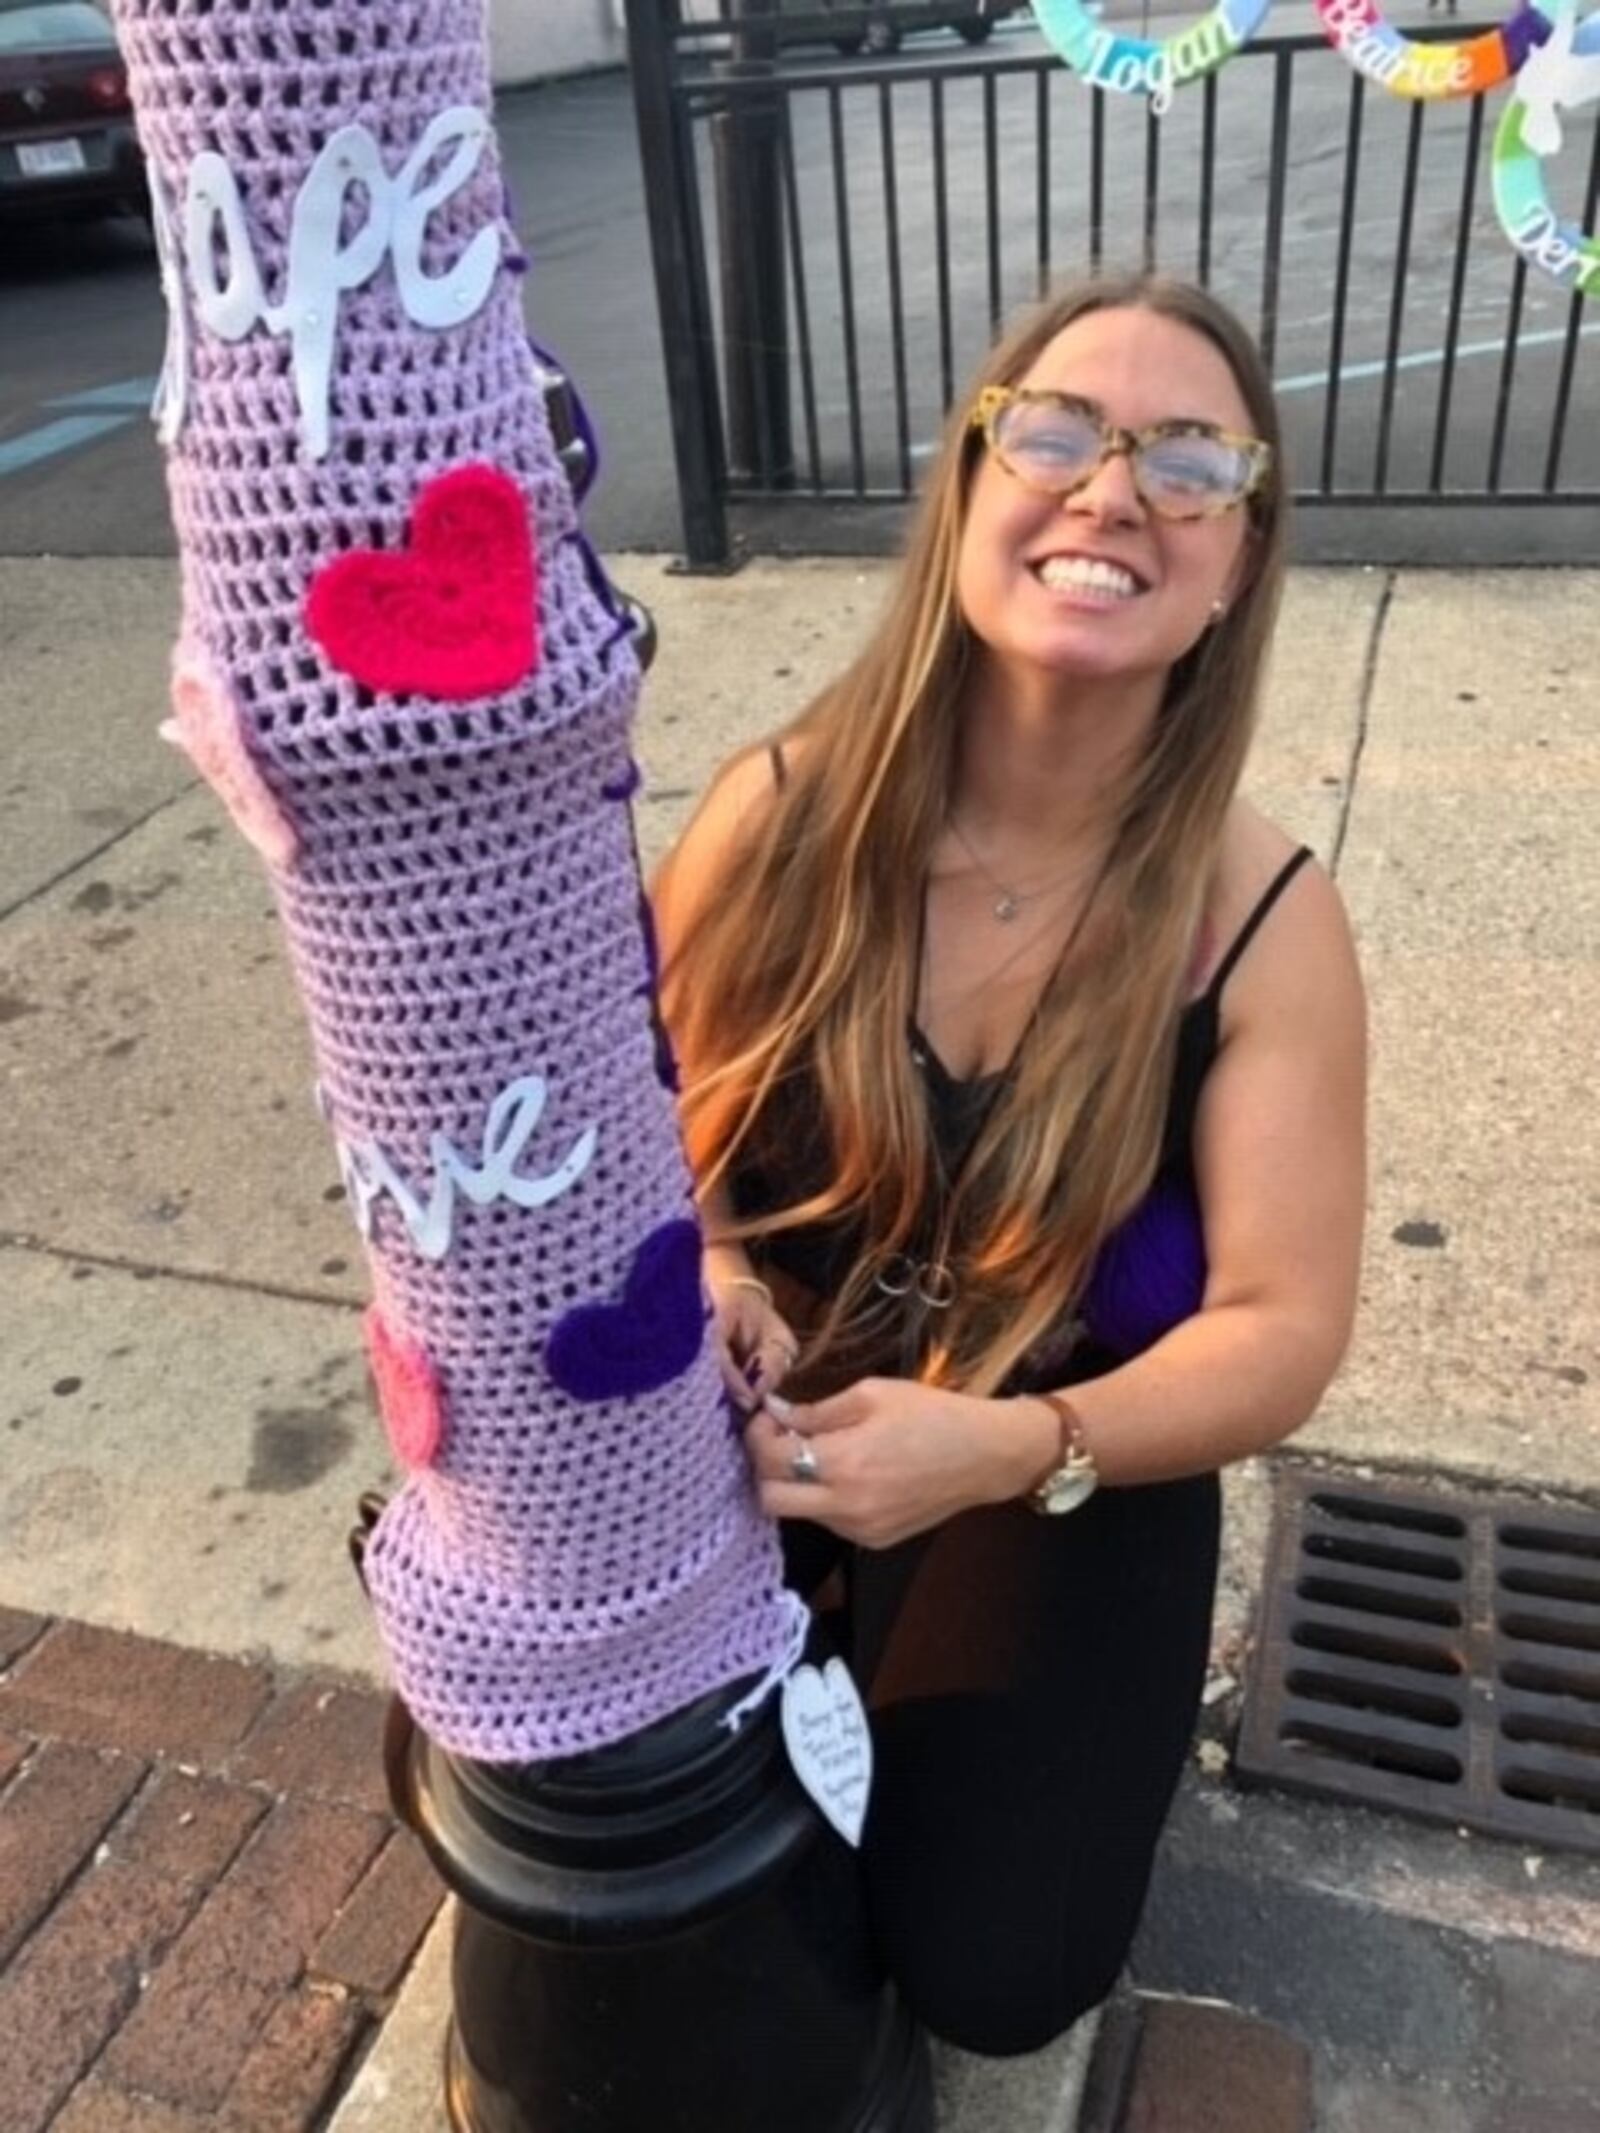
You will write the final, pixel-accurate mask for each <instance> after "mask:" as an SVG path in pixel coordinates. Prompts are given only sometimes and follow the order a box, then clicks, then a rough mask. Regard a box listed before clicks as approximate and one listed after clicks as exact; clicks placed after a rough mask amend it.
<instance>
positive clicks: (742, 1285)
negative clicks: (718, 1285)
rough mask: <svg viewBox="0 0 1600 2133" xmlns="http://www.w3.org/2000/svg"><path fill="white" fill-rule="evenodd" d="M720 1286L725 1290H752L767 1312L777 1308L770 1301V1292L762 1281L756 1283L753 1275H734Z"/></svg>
mask: <svg viewBox="0 0 1600 2133" xmlns="http://www.w3.org/2000/svg"><path fill="white" fill-rule="evenodd" d="M722 1286H723V1287H724V1288H725V1289H752V1290H754V1292H755V1294H756V1295H757V1296H759V1297H760V1298H761V1301H762V1302H763V1303H764V1304H765V1305H766V1307H767V1309H768V1310H769V1311H772V1310H775V1309H776V1308H777V1307H776V1305H775V1304H774V1303H773V1301H772V1291H771V1290H770V1289H769V1288H768V1287H767V1285H766V1283H765V1282H764V1281H758V1280H757V1279H756V1277H755V1275H754V1274H735V1275H733V1276H732V1277H731V1279H729V1280H727V1281H725V1282H724V1283H723V1284H722Z"/></svg>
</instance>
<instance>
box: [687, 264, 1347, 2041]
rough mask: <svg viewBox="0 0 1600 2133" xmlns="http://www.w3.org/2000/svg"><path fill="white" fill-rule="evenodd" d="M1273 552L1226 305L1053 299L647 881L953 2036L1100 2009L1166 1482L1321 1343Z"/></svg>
mask: <svg viewBox="0 0 1600 2133" xmlns="http://www.w3.org/2000/svg"><path fill="white" fill-rule="evenodd" d="M1283 521H1284V481H1283V472H1282V465H1281V455H1280V447H1279V438H1278V427H1277V418H1276V413H1275V409H1274V406H1273V401H1272V395H1271V391H1270V388H1269V386H1268V383H1267V380H1266V377H1265V374H1264V371H1263V367H1262V364H1261V362H1260V358H1259V356H1258V355H1257V353H1256V351H1255V349H1254V348H1253V346H1252V345H1251V343H1250V341H1249V339H1248V337H1247V335H1246V334H1245V332H1244V331H1243V329H1242V328H1241V327H1240V326H1239V324H1238V323H1237V321H1236V320H1234V319H1233V317H1232V316H1231V315H1230V314H1229V313H1228V312H1226V311H1225V310H1224V309H1222V307H1220V306H1219V305H1218V304H1217V303H1216V302H1215V301H1214V300H1213V299H1211V298H1210V297H1209V296H1207V295H1205V294H1203V293H1202V292H1200V291H1198V290H1195V289H1191V288H1188V287H1186V286H1184V285H1182V284H1176V283H1171V282H1166V281H1160V280H1155V279H1149V278H1142V277H1141V278H1131V279H1126V280H1104V281H1098V282H1093V283H1090V284H1087V285H1085V286H1082V287H1080V288H1077V289H1075V290H1072V291H1070V292H1068V293H1067V294H1066V295H1064V296H1063V297H1061V298H1060V299H1058V300H1057V301H1056V302H1054V303H1053V304H1050V305H1047V306H1045V307H1044V308H1042V309H1041V310H1039V311H1038V312H1036V313H1034V314H1033V315H1031V316H1030V317H1029V318H1028V319H1026V320H1025V321H1024V322H1023V323H1022V324H1021V325H1020V326H1019V327H1018V329H1017V330H1016V331H1015V332H1014V333H1013V334H1011V335H1010V336H1009V337H1008V338H1007V339H1006V340H1005V341H1004V342H1003V343H1002V344H1001V345H1000V346H999V347H998V348H997V349H996V350H995V352H994V353H993V355H992V356H991V358H990V360H989V361H988V363H987V364H986V365H985V366H984V369H983V371H982V373H981V375H980V376H979V378H978V379H977V380H976V381H975V385H974V388H973V390H972V392H971V394H970V395H969V397H968V398H967V400H966V401H965V402H964V403H963V404H962V405H960V406H959V407H958V408H957V410H956V411H955V414H954V415H953V417H952V420H951V424H950V427H949V429H948V431H947V434H946V437H945V441H944V446H943V450H942V453H941V456H940V458H939V460H938V462H937V464H936V465H935V467H934V468H933V470H932V473H931V477H930V481H929V485H928V489H927V493H926V496H925V498H924V501H923V506H922V510H921V513H920V516H919V520H918V523H917V526H916V528H915V529H914V531H913V534H912V537H911V542H910V549H909V553H908V556H907V558H906V564H905V569H904V571H903V574H902V576H901V579H900V583H899V587H898V590H897V592H896V594H895V596H894V598H893V601H892V603H891V605H890V607H889V609H888V611H887V613H886V615H885V617H884V619H883V621H882V623H881V625H880V627H879V629H878V631H877V633H876V634H875V636H874V637H873V639H872V640H871V641H870V642H869V644H868V645H867V647H866V649H865V651H864V652H863V653H862V654H861V656H860V657H859V658H858V660H857V661H856V662H855V664H854V665H853V666H852V667H851V668H850V669H849V670H848V672H846V673H845V674H844V675H843V676H842V677H841V678H840V679H839V680H838V681H837V682H836V683H835V684H834V685H833V686H832V687H831V688H829V689H828V690H826V691H824V693H823V695H822V696H821V697H820V698H818V700H817V701H816V702H815V703H813V704H812V705H810V706H809V707H808V708H807V709H806V711H805V712H804V713H803V714H802V715H801V716H800V718H798V719H797V720H796V721H794V723H793V724H792V725H791V726H790V727H788V728H787V729H786V730H785V731H783V732H782V733H780V734H778V735H775V736H774V737H773V739H772V741H771V743H770V744H769V745H768V746H766V747H762V748H760V749H756V750H753V751H750V752H748V753H747V754H745V755H744V756H742V757H740V758H738V759H736V760H735V761H734V762H733V763H732V764H730V765H729V766H728V767H727V769H726V770H725V771H724V773H723V774H722V775H721V777H720V778H719V779H718V780H717V781H716V783H715V784H714V786H713V788H712V791H711V793H710V795H709V796H708V798H707V800H706V802H705V804H704V806H703V808H702V809H701V812H700V814H699V816H698V817H697V818H696V820H695V822H694V823H693V824H692V825H691V827H690V829H689V831H688V833H687V834H686V836H685V838H684V841H683V843H682V845H681V846H680V848H679V850H678V851H677V852H676V853H675V854H674V855H673V856H672V857H671V858H670V859H669V861H668V862H667V864H666V866H665V868H664V869H663V872H662V875H661V878H660V881H659V883H658V887H657V910H658V918H659V924H660V930H661V935H662V947H663V953H664V957H665V980H664V996H663V998H664V1006H665V1009H666V1012H667V1016H668V1020H669V1023H670V1025H671V1027H672V1030H673V1034H674V1036H675V1038H676V1040H677V1043H678V1046H679V1050H680V1057H681V1064H682V1068H683V1075H684V1095H683V1110H684V1117H685V1121H686V1126H687V1131H688V1137H689V1143H690V1152H691V1158H692V1161H693V1163H694V1165H695V1168H696V1171H697V1175H698V1181H699V1189H700V1193H701V1196H702V1200H703V1203H704V1206H705V1209H706V1212H707V1215H708V1218H709V1220H710V1223H711V1225H712V1230H713V1235H714V1237H715V1238H716V1239H717V1242H716V1243H715V1245H714V1248H713V1249H712V1251H711V1253H710V1254H709V1257H708V1265H709V1268H710V1273H711V1281H712V1287H713V1291H714V1294H715V1299H716V1303H717V1308H718V1313H719V1319H720V1323H721V1325H722V1329H723V1334H724V1339H725V1342H726V1344H727V1348H728V1351H729V1353H728V1361H729V1364H730V1367H732V1368H736V1369H739V1370H742V1371H743V1372H744V1373H745V1375H746V1377H747V1378H748V1380H749V1382H750V1383H751V1385H752V1387H753V1391H752V1394H751V1404H752V1407H753V1408H754V1409H755V1411H754V1412H753V1414H752V1418H751V1420H750V1422H749V1426H748V1429H747V1432H746V1444H747V1448H748V1451H749V1455H750V1458H751V1461H752V1464H753V1467H754V1470H755V1473H756V1476H757V1479H758V1482H759V1484H760V1487H761V1491H762V1497H763V1501H764V1502H765V1503H766V1505H767V1507H768V1509H769V1510H771V1511H772V1512H774V1513H775V1514H776V1515H777V1516H778V1517H779V1518H780V1519H782V1520H783V1521H784V1530H785V1534H786V1547H787V1550H788V1554H789V1560H790V1566H791V1570H792V1572H793V1574H794V1576H795V1578H796V1579H797V1581H798V1582H799V1583H800V1585H801V1587H802V1589H803V1590H808V1591H811V1592H813V1593H815V1594H817V1595H818V1596H819V1597H820V1598H823V1599H827V1600H831V1601H833V1602H836V1603H837V1605H836V1606H835V1607H834V1609H833V1614H832V1620H833V1622H834V1625H835V1630H836V1634H837V1636H838V1639H839V1642H840V1645H841V1648H842V1650H843V1651H844V1653H845V1654H846V1655H847V1656H848V1658H849V1659H850V1661H851V1663H852V1664H853V1666H854V1668H855V1670H856V1672H857V1675H858V1677H859V1678H860V1680H861V1683H862V1686H863V1688H864V1690H865V1691H866V1694H867V1699H868V1703H869V1706H870V1709H871V1713H872V1724H873V1734H874V1744H875V1754H876V1767H877V1772H878V1775H877V1779H876V1781H875V1789H874V1793H873V1797H872V1801H871V1804H870V1806H869V1809H868V1818H867V1824H866V1830H865V1835H864V1843H863V1858H864V1862H865V1867H866V1874H867V1881H868V1887H869V1892H870V1896H871V1900H872V1902H873V1904H874V1906H875V1908H876V1912H877V1925H878V1930H879V1934H880V1938H881V1940H882V1942H883V1945H884V1946H885V1947H886V1948H887V1949H888V1950H889V1951H890V1955H891V1960H892V1963H893V1966H894V1968H895V1970H896V1972H897V1974H898V1977H899V1981H900V1983H901V1985H902V1987H903V1989H904V1990H905V1992H906V1994H907V1996H908V1998H909V1999H910V2001H911V2004H912V2006H913V2007H914V2008H915V2009H916V2011H917V2012H918V2013H919V2014H920V2015H921V2016H922V2017H923V2019H924V2020H925V2021H926V2022H927V2023H928V2024H929V2026H930V2027H931V2028H933V2029H934V2030H935V2031H936V2032H937V2033H939V2034H941V2035H943V2036H945V2037H948V2038H950V2039H951V2040H953V2041H954V2042H956V2043H958V2044H962V2045H965V2046H967V2047H968V2048H970V2049H974V2050H978V2051H988V2052H997V2053H1003V2052H1011V2051H1019V2050H1025V2049H1028V2048H1030V2047H1032V2046H1035V2045H1038V2044H1042V2043H1043V2042H1045V2041H1046V2040H1047V2039H1048V2038H1049V2037H1050V2036H1052V2035H1054V2034H1056V2033H1057V2032H1058V2031H1059V2030H1060V2029H1062V2028H1063V2027H1065V2026H1066V2025H1067V2024H1068V2023H1069V2022H1071V2021H1072V2020H1074V2019H1075V2018H1076V2017H1077V2016H1078V2015H1079V2014H1080V2013H1082V2012H1083V2011H1084V2009H1085V2008H1087V2007H1088V2006H1090V2005H1092V2004H1093V2003H1094V2001H1095V2000H1097V1999H1098V1998H1099V1997H1101V1996H1102V1995H1103V1994H1104V1992H1105V1991H1106V1990H1107V1989H1108V1988H1109V1986H1110V1984H1111V1982H1112V1980H1113V1979H1114V1977H1115V1976H1116V1973H1117V1971H1118V1969H1119V1968H1120V1966H1121V1963H1122V1961H1123V1958H1124V1956H1125V1954H1126V1951H1127V1948H1128V1945H1129V1943H1130V1941H1131V1938H1132V1934H1133V1930H1134V1926H1135V1924H1136V1922H1137V1918H1138V1913H1139V1908H1140V1905H1141V1903H1142V1900H1143V1892H1144V1888H1145V1884H1146V1879H1147V1876H1148V1873H1149V1867H1150V1861H1151V1856H1152V1853H1153V1849H1154V1845H1155V1841H1156V1837H1157V1834H1158V1833H1159V1830H1160V1826H1161V1822H1162V1819H1163V1817H1164V1815H1165V1812H1166V1809H1167V1805H1168V1803H1169V1801H1170V1798H1171V1794H1172V1789H1173V1786H1174V1785H1175V1783H1176V1780H1177V1775H1178V1772H1179V1769H1180V1768H1181V1765H1182V1760H1183V1756H1184V1752H1185V1748H1186V1744H1187V1742H1188V1739H1189V1736H1190V1733H1191V1731H1192V1728H1193V1723H1194V1717H1195V1713H1196V1710H1197V1707H1198V1699H1199V1694H1200V1688H1201V1684H1202V1681H1203V1678H1204V1670H1205V1663H1206V1654H1207V1639H1208V1624H1209V1618H1210V1607H1211V1598H1212V1591H1213V1586H1214V1580H1215V1571H1216V1550H1217V1523H1218V1502H1219V1499H1218V1489H1217V1480H1216V1470H1217V1469H1218V1468H1219V1467H1221V1466H1223V1465H1225V1464H1226V1463H1227V1462H1228V1461H1230V1460H1234V1459H1238V1458H1242V1457H1244V1456H1247V1455H1249V1454H1251V1453H1253V1452H1257V1451H1260V1450H1262V1449H1264V1448H1266V1447H1267V1446H1269V1445H1271V1444H1274V1443H1276V1442H1277V1441H1279V1440H1280V1439H1282V1438H1283V1437H1284V1436H1286V1435H1287V1434H1288V1433H1289V1431H1291V1430H1292V1429H1294V1428H1295V1427H1296V1426H1298V1424H1299V1423H1301V1422H1302V1421H1303V1420H1305V1418H1306V1417H1307V1416H1308V1415H1309V1413H1310V1412H1311V1410H1312V1408H1313V1407H1314V1406H1315V1404H1316V1402H1317V1400H1318V1398H1319V1397H1320V1394H1321V1392H1322V1389H1323V1387H1324V1386H1325V1385H1326V1383H1327V1381H1328V1379H1329V1377H1330V1376H1331V1374H1332V1372H1333V1370H1334V1368H1335V1366H1336V1364H1337V1362H1338V1359H1339V1356H1340V1354H1341V1353H1342V1350H1343V1348H1344V1345H1345V1342H1346V1340H1347V1338H1348V1333H1349V1328H1350V1320H1351V1313H1352V1308H1353V1303H1354V1296H1355V1283H1356V1267H1357V1260H1358V1252H1359V1238H1360V1227H1361V1210H1362V1202H1363V1161H1362V1113H1363V1099H1362V1087H1363V1049H1364V1047H1363V1011H1362V1000H1361V987H1360V981H1359V977H1358V975H1357V972H1356V967H1355V961H1354V956H1353V953H1352V949H1351V943H1350V937H1349V932H1348V928H1347V926H1346V923H1345V920H1344V916H1343V913H1342V910H1341V908H1340V905H1339V901H1338V897H1337V895H1336V893H1335V891H1334V889H1333V886H1332V884H1331V883H1330V882H1329V881H1328V879H1327V877H1326V876H1325V875H1323V874H1322V873H1321V872H1320V870H1319V869H1318V868H1316V867H1315V865H1313V864H1309V863H1308V861H1309V858H1310V855H1309V854H1308V853H1307V852H1306V851H1304V850H1303V849H1297V848H1296V847H1295V846H1294V844H1293V843H1292V842H1291V840H1290V839H1289V838H1288V837H1286V836H1285V835H1284V834H1283V832H1282V831H1281V830H1279V829H1278V828H1276V827H1275V826H1274V825H1273V824H1272V823H1270V822H1268V821H1266V820H1265V819H1264V818H1263V817H1262V816H1260V815H1259V814H1257V813H1256V812H1255V811H1254V810H1253V809H1252V808H1250V807H1249V806H1248V805H1246V804H1245V803H1244V802H1243V801H1242V800H1241V799H1240V798H1239V796H1238V784H1239V778H1240V774H1241V771H1242V768H1243V764H1244V760H1245V755H1246V752H1247V749H1248V746H1249V742H1250V737H1251V733H1252V730H1253V725H1254V720H1255V711H1256V703H1257V697H1258V692H1259V687H1260V682H1261V676H1262V670H1263V666H1264V662H1265V656H1266V651H1267V647H1268V643H1269V639H1270V635H1271V630H1272V627H1273V622H1274V617H1275V614H1276V609H1277V602H1278V595H1279V590H1280V586H1281V580H1282V574H1283V544H1284V524H1283ZM780 1387H781V1388H782V1389H781V1390H780V1389H779V1388H780ZM1030 1512H1038V1513H1043V1514H1044V1516H1042V1517H1037V1518H1036V1517H1032V1516H1030V1515H1029V1513H1030ZM1067 1513H1072V1514H1073V1515H1072V1517H1071V1520H1070V1523H1069V1524H1063V1519H1064V1516H1065V1514H1067ZM1132 1684H1137V1694H1132V1693H1130V1685H1132Z"/></svg>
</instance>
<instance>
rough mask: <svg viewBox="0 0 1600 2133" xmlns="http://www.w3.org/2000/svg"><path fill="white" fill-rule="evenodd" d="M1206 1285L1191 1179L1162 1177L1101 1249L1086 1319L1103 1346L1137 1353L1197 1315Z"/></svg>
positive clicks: (1197, 1208) (1201, 1233) (1087, 1295)
mask: <svg viewBox="0 0 1600 2133" xmlns="http://www.w3.org/2000/svg"><path fill="white" fill-rule="evenodd" d="M1205 1286H1206V1245H1205V1232H1204V1230H1203V1229H1202V1227H1201V1221H1200V1206H1199V1202H1198V1201H1197V1200H1196V1198H1195V1194H1194V1188H1193V1186H1192V1185H1190V1184H1189V1183H1188V1181H1187V1180H1179V1179H1174V1178H1158V1179H1157V1180H1156V1182H1155V1184H1154V1185H1153V1186H1152V1188H1151V1190H1150V1193H1149V1195H1148V1197H1147V1198H1146V1199H1145V1200H1144V1201H1143V1202H1142V1204H1141V1205H1140V1206H1139V1207H1137V1208H1136V1209H1135V1210H1134V1212H1133V1213H1132V1214H1131V1215H1130V1216H1129V1217H1128V1219H1127V1221H1126V1222H1124V1223H1123V1224H1122V1226H1121V1228H1120V1229H1116V1230H1113V1231H1112V1233H1111V1235H1110V1236H1109V1237H1107V1239H1106V1240H1105V1242H1104V1244H1102V1245H1101V1247H1100V1250H1099V1253H1098V1254H1097V1256H1096V1258H1095V1263H1094V1271H1093V1272H1092V1274H1091V1275H1090V1277H1089V1282H1088V1286H1087V1287H1086V1288H1085V1290H1084V1295H1083V1302H1082V1305H1081V1307H1080V1308H1081V1314H1082V1317H1083V1320H1084V1323H1085V1325H1087V1327H1088V1328H1089V1332H1090V1334H1091V1336H1092V1337H1093V1338H1094V1340H1096V1341H1097V1342H1098V1343H1099V1344H1100V1345H1101V1346H1102V1347H1105V1348H1109V1349H1110V1350H1111V1351H1112V1352H1113V1353H1114V1354H1116V1355H1124V1356H1127V1355H1137V1354H1139V1353H1141V1352H1142V1351H1143V1350H1144V1349H1146V1348H1148V1347H1150V1346H1151V1345H1152V1344H1153V1343H1154V1342H1156V1341H1158V1340H1160V1338H1161V1336H1162V1335H1163V1334H1164V1333H1170V1332H1171V1331H1172V1328H1173V1327H1174V1326H1176V1325H1178V1324H1180V1323H1181V1322H1182V1320H1184V1319H1186V1318H1192V1317H1193V1315H1194V1313H1195V1312H1196V1311H1198V1310H1199V1308H1200V1306H1201V1303H1202V1302H1203V1300H1204V1297H1205Z"/></svg>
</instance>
